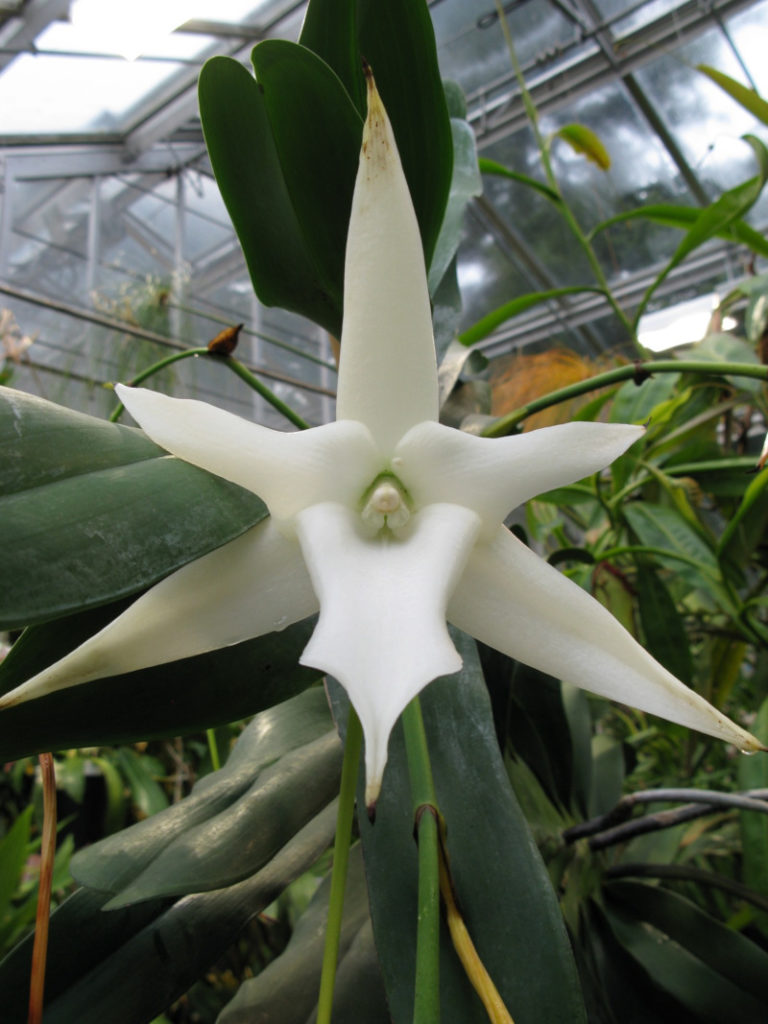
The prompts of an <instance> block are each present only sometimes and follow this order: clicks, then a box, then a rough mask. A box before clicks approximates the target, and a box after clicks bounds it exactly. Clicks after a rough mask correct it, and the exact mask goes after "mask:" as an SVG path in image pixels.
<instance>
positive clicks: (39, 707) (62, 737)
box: [0, 604, 318, 761]
mask: <svg viewBox="0 0 768 1024" xmlns="http://www.w3.org/2000/svg"><path fill="white" fill-rule="evenodd" d="M124 607H125V604H120V605H118V606H114V605H110V606H108V607H106V608H97V609H94V610H93V611H90V612H83V613H82V614H80V615H73V616H69V617H68V618H65V619H59V620H57V621H55V622H51V623H47V624H46V625H44V626H34V627H32V628H31V629H28V630H27V631H26V632H25V633H24V634H23V635H22V637H21V639H20V640H18V641H17V643H16V644H15V645H14V647H13V648H12V649H11V652H10V654H9V655H8V656H7V657H6V659H5V660H4V661H3V662H2V664H0V692H2V693H6V692H7V691H8V690H11V689H13V688H14V687H15V686H18V685H19V684H20V683H22V682H24V680H26V679H29V678H30V677H31V676H33V675H35V674H36V673H37V672H38V671H40V670H41V669H42V668H44V667H45V666H46V665H48V664H51V663H52V662H53V661H56V660H58V659H59V658H60V657H63V656H64V654H66V653H67V652H68V651H70V650H72V648H74V647H76V646H77V645H78V644H80V643H82V642H83V641H84V640H86V639H87V638H88V637H89V636H91V635H92V634H93V633H95V632H96V631H97V630H98V629H100V628H101V627H102V626H105V625H106V624H107V622H109V621H111V620H112V619H113V618H114V617H115V616H116V614H117V613H118V612H119V611H122V610H123V608H124ZM313 626H314V621H313V620H312V619H307V620H305V621H304V622H301V623H297V624H296V625H294V626H290V627H289V628H288V629H286V630H284V631H283V632H281V633H269V634H267V635H266V636H263V637H258V638H257V639H255V640H248V641H246V642H245V643H242V644H236V645H235V646H233V647H226V648H223V649H222V650H220V651H212V652H211V653H209V654H202V655H200V656H198V657H196V658H185V659H183V660H182V661H176V662H173V663H171V664H169V665H158V666H156V667H154V668H150V669H145V670H143V671H141V672H133V673H130V674H128V675H123V676H113V677H112V678H109V679H102V680H97V681H95V682H92V683H85V684H84V685H82V686H74V687H71V688H70V689H67V690H60V691H59V692H58V693H54V694H51V695H50V696H47V697H41V698H38V699H36V700H31V701H27V702H26V703H24V704H19V705H16V706H15V707H11V708H8V709H7V710H5V711H3V712H2V716H1V718H0V721H1V722H2V731H1V732H0V760H1V761H12V760H15V759H16V758H18V757H23V756H24V755H26V754H35V753H39V752H40V751H43V750H62V749H66V748H70V747H90V746H101V745H105V744H111V745H115V744H118V743H129V742H134V741H136V740H145V739H151V738H154V737H163V736H178V735H180V734H183V733H188V732H195V731H198V730H200V729H204V728H207V727H208V726H211V725H217V724H219V723H224V722H233V721H237V720H238V719H240V718H245V717H247V716H248V715H252V714H255V713H256V712H257V711H261V710H262V709H264V708H267V707H271V706H272V705H273V704H276V703H278V702H279V701H281V700H285V699H286V698H288V697H291V696H293V694H295V693H298V692H299V691H301V690H303V689H305V688H306V687H307V686H309V685H310V683H312V682H314V681H315V680H316V679H317V678H318V673H317V672H316V671H314V670H312V669H307V668H302V667H300V666H299V664H298V659H299V656H300V655H301V652H302V650H303V649H304V647H305V646H306V643H307V641H308V640H309V637H310V634H311V632H312V629H313Z"/></svg>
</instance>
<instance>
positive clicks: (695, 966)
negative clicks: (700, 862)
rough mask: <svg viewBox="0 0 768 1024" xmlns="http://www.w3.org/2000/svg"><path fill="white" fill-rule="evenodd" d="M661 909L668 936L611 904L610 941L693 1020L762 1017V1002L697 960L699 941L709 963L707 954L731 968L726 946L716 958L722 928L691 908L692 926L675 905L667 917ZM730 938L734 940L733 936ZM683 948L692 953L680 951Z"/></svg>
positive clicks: (648, 910)
mask: <svg viewBox="0 0 768 1024" xmlns="http://www.w3.org/2000/svg"><path fill="white" fill-rule="evenodd" d="M646 895H647V894H646ZM651 898H652V897H648V901H647V904H645V909H644V910H643V911H642V913H643V916H644V917H646V918H647V917H653V916H654V913H653V904H652V903H651ZM657 899H658V897H657ZM664 909H665V911H666V913H665V914H664V923H665V925H669V926H670V927H671V930H673V931H674V932H676V933H677V934H676V936H674V937H673V936H672V935H670V934H668V933H667V932H666V931H665V930H664V929H663V928H659V927H657V925H656V923H655V922H652V923H651V924H650V926H649V924H647V923H643V924H641V923H640V922H638V921H637V920H636V918H635V917H634V916H629V915H628V914H627V913H626V910H624V909H623V908H622V909H621V910H620V909H618V907H617V906H616V904H609V905H608V906H606V915H607V918H608V920H609V922H610V926H611V928H612V929H613V932H614V934H615V936H616V938H617V939H618V940H619V942H621V944H622V945H623V946H624V947H625V949H626V950H627V951H628V952H629V953H630V954H631V956H632V957H633V959H634V960H635V961H636V962H637V963H638V964H639V965H640V966H642V967H643V968H644V970H645V971H646V972H647V973H648V974H649V976H650V977H651V978H653V980H654V982H655V984H656V985H657V986H658V987H659V988H661V989H662V990H663V991H664V992H666V993H667V994H668V995H670V996H671V997H673V998H674V999H675V1000H677V1001H678V1002H679V1003H680V1004H681V1005H682V1006H683V1007H685V1008H687V1009H688V1010H689V1011H690V1012H692V1013H693V1014H694V1015H695V1019H696V1020H699V1021H707V1022H710V1024H732V1022H733V1021H734V1020H754V1021H758V1020H760V1018H761V1016H762V1015H764V1012H765V1001H764V1000H759V999H757V998H755V997H754V996H753V995H752V994H751V993H748V992H745V991H744V989H743V988H741V987H739V985H738V984H736V983H734V982H733V981H731V980H730V978H728V977H726V976H725V975H724V974H722V973H720V971H718V970H717V969H715V968H713V967H712V966H711V965H710V963H708V962H707V961H706V960H705V959H704V958H703V957H702V956H701V955H700V954H701V952H702V949H701V946H702V939H704V946H705V948H707V947H709V949H710V952H709V957H708V958H709V959H711V957H712V956H713V955H714V956H715V957H717V956H718V955H722V956H723V959H725V958H726V957H728V959H729V960H731V963H732V950H731V949H730V948H729V947H730V943H724V944H723V946H722V947H721V950H722V953H721V950H718V949H717V946H718V943H719V942H720V939H721V936H722V933H723V932H724V931H727V929H726V928H725V926H724V925H720V924H719V923H718V922H717V921H712V919H709V920H708V921H707V918H706V915H704V914H703V913H702V912H701V911H698V910H697V909H696V908H694V909H693V914H692V916H693V921H691V915H690V914H689V915H687V916H686V917H683V916H682V915H681V911H680V906H679V905H677V904H676V905H675V910H676V913H675V911H673V912H671V913H670V912H669V908H666V907H665V908H664ZM676 917H677V921H675V918H676ZM705 922H706V923H705ZM659 923H661V922H659ZM705 928H706V931H705V930H704V929H705ZM681 933H684V942H685V944H681V943H680V937H681ZM707 937H708V938H707ZM734 938H738V936H735V935H734ZM744 941H746V940H744ZM688 943H690V944H691V947H692V948H686V947H687V945H688Z"/></svg>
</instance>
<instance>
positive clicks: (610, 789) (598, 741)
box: [588, 734, 624, 818]
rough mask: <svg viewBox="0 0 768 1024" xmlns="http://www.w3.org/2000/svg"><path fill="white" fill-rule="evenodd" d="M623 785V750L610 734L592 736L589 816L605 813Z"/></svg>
mask: <svg viewBox="0 0 768 1024" xmlns="http://www.w3.org/2000/svg"><path fill="white" fill-rule="evenodd" d="M623 785H624V752H623V750H622V747H621V744H620V743H618V742H617V741H616V740H614V739H612V738H611V737H610V736H605V735H602V734H599V735H597V736H593V737H592V778H591V785H590V791H589V804H588V811H589V816H590V817H591V818H592V817H597V815H599V814H607V813H608V811H610V810H611V809H612V808H613V807H615V806H616V804H617V803H618V802H619V798H620V797H621V791H622V787H623Z"/></svg>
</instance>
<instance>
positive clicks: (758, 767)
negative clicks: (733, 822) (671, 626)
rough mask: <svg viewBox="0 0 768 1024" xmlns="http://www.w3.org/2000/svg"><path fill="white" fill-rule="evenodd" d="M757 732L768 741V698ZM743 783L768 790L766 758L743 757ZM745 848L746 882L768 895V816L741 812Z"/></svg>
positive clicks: (767, 917)
mask: <svg viewBox="0 0 768 1024" xmlns="http://www.w3.org/2000/svg"><path fill="white" fill-rule="evenodd" d="M753 728H754V733H755V735H756V736H757V737H758V738H759V739H761V740H762V741H763V743H768V699H766V700H764V701H763V703H762V704H761V705H760V710H759V711H758V713H757V718H756V720H755V724H754V727H753ZM738 773H739V786H740V787H741V788H742V789H768V760H766V758H764V757H749V758H747V757H741V758H739V763H738ZM739 828H740V830H741V851H742V857H743V859H744V881H745V882H746V883H747V885H749V886H750V887H751V888H752V889H755V890H756V891H757V892H759V893H760V894H761V895H762V896H765V897H768V815H765V814H749V813H743V814H740V815H739ZM758 920H759V922H760V924H761V926H762V929H763V932H764V933H768V914H760V916H759V918H758Z"/></svg>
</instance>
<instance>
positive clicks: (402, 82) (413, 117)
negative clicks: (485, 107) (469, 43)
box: [359, 0, 453, 267]
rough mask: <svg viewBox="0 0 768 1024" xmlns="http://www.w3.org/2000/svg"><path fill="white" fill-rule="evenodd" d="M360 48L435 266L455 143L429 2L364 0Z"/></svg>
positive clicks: (426, 249)
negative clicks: (372, 76) (396, 149)
mask: <svg viewBox="0 0 768 1024" xmlns="http://www.w3.org/2000/svg"><path fill="white" fill-rule="evenodd" d="M359 19H360V20H359V26H360V27H359V42H360V52H361V54H363V55H364V56H365V58H366V60H367V61H368V62H369V64H370V65H371V67H372V68H373V73H374V76H375V78H376V84H377V86H378V89H379V92H380V93H381V97H382V99H383V101H384V106H385V107H386V108H387V113H388V114H389V118H390V120H391V122H392V128H393V130H394V133H395V139H396V140H397V148H398V150H399V152H400V159H401V160H402V163H403V170H404V171H405V177H406V179H407V181H408V187H409V189H410V192H411V198H412V199H413V205H414V207H415V209H416V217H417V219H418V221H419V227H420V229H421V240H422V243H423V245H424V260H425V263H426V265H427V267H429V266H430V265H431V263H432V256H433V253H434V250H435V245H436V244H437V237H438V235H439V233H440V228H441V226H442V223H443V216H444V213H445V207H446V203H447V202H448V194H449V191H450V187H451V176H452V161H453V144H452V140H451V126H450V122H449V119H448V108H447V106H446V102H445V94H444V91H443V83H442V81H441V78H440V68H439V66H438V63H437V48H436V46H435V34H434V30H433V28H432V20H431V18H430V15H429V10H428V8H427V5H426V3H424V0H416V2H414V0H387V2H386V3H381V0H360V3H359Z"/></svg>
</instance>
